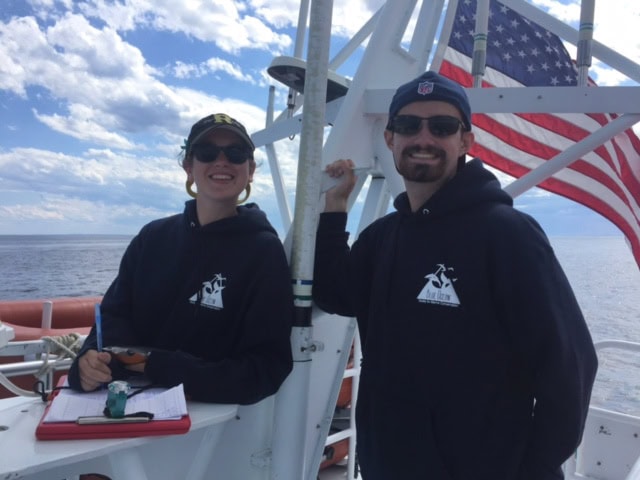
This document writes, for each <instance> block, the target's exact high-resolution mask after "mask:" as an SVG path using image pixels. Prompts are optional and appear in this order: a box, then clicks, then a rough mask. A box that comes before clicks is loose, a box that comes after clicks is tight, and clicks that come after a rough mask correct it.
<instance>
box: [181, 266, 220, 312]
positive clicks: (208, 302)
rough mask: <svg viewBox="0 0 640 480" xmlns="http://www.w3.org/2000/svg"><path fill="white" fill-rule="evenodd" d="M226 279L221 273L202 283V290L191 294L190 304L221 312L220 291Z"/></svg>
mask: <svg viewBox="0 0 640 480" xmlns="http://www.w3.org/2000/svg"><path fill="white" fill-rule="evenodd" d="M225 281H226V278H225V277H223V276H222V274H221V273H216V274H215V275H214V277H213V278H212V279H211V280H208V281H206V282H202V288H201V289H200V290H199V291H198V292H196V293H194V294H193V296H192V297H191V298H190V299H189V301H190V302H191V303H195V304H196V305H202V306H203V307H208V308H213V309H214V310H222V308H223V307H224V305H223V303H222V290H224V287H225V285H224V283H225Z"/></svg>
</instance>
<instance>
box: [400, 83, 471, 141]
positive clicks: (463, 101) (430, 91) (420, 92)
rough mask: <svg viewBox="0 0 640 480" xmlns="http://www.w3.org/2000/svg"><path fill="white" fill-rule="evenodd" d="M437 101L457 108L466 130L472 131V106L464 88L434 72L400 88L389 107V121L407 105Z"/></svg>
mask: <svg viewBox="0 0 640 480" xmlns="http://www.w3.org/2000/svg"><path fill="white" fill-rule="evenodd" d="M436 100H439V101H441V102H447V103H450V104H451V105H453V106H454V107H457V109H458V110H460V113H461V114H462V123H463V124H464V126H465V130H471V106H470V105H469V99H468V98H467V94H466V92H465V91H464V88H462V87H461V86H460V85H459V84H457V83H456V82H454V81H453V80H449V79H448V78H446V77H443V76H442V75H440V74H439V73H436V72H432V71H427V72H424V73H423V74H422V75H420V76H419V77H418V78H414V79H413V80H411V81H410V82H408V83H405V84H404V85H401V86H400V87H398V89H397V90H396V93H395V94H394V95H393V98H392V99H391V105H389V121H391V119H393V117H395V116H396V115H397V114H398V112H399V111H400V109H401V108H402V107H404V106H405V105H408V104H410V103H413V102H428V101H436ZM387 128H388V127H387Z"/></svg>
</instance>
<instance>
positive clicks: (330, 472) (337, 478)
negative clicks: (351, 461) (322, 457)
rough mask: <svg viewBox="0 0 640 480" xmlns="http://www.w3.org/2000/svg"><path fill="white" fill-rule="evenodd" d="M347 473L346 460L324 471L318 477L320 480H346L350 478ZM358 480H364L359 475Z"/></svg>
mask: <svg viewBox="0 0 640 480" xmlns="http://www.w3.org/2000/svg"><path fill="white" fill-rule="evenodd" d="M347 473H348V472H347V460H346V459H345V460H343V461H342V462H338V463H336V464H335V465H331V466H330V467H327V468H325V469H324V470H322V471H321V472H320V474H319V475H318V480H345V479H347V478H349V476H348V475H347ZM358 479H359V480H362V475H358Z"/></svg>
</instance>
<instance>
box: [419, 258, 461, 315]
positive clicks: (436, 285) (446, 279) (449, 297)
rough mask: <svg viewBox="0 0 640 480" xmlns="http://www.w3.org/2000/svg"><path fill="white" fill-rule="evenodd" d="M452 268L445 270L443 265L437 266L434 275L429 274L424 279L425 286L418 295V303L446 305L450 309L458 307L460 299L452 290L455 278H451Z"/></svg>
mask: <svg viewBox="0 0 640 480" xmlns="http://www.w3.org/2000/svg"><path fill="white" fill-rule="evenodd" d="M451 274H453V268H447V267H445V266H444V264H442V263H441V264H438V268H437V270H436V272H435V273H430V274H428V275H427V276H425V277H424V278H426V279H427V283H426V285H425V286H424V287H423V289H422V290H420V293H419V294H418V297H417V299H418V301H419V302H421V303H435V304H438V305H447V306H450V307H459V306H460V299H459V298H458V294H457V293H456V290H455V288H453V282H455V281H456V280H457V278H451Z"/></svg>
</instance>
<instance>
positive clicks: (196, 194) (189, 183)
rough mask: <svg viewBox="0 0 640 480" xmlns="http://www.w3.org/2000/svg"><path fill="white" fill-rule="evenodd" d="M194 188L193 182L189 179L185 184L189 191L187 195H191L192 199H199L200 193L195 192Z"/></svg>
mask: <svg viewBox="0 0 640 480" xmlns="http://www.w3.org/2000/svg"><path fill="white" fill-rule="evenodd" d="M192 186H193V180H189V179H188V178H187V181H186V182H185V187H186V189H187V193H188V194H189V196H190V197H192V198H197V197H198V193H197V192H194V191H193V190H192V189H191V187H192Z"/></svg>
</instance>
